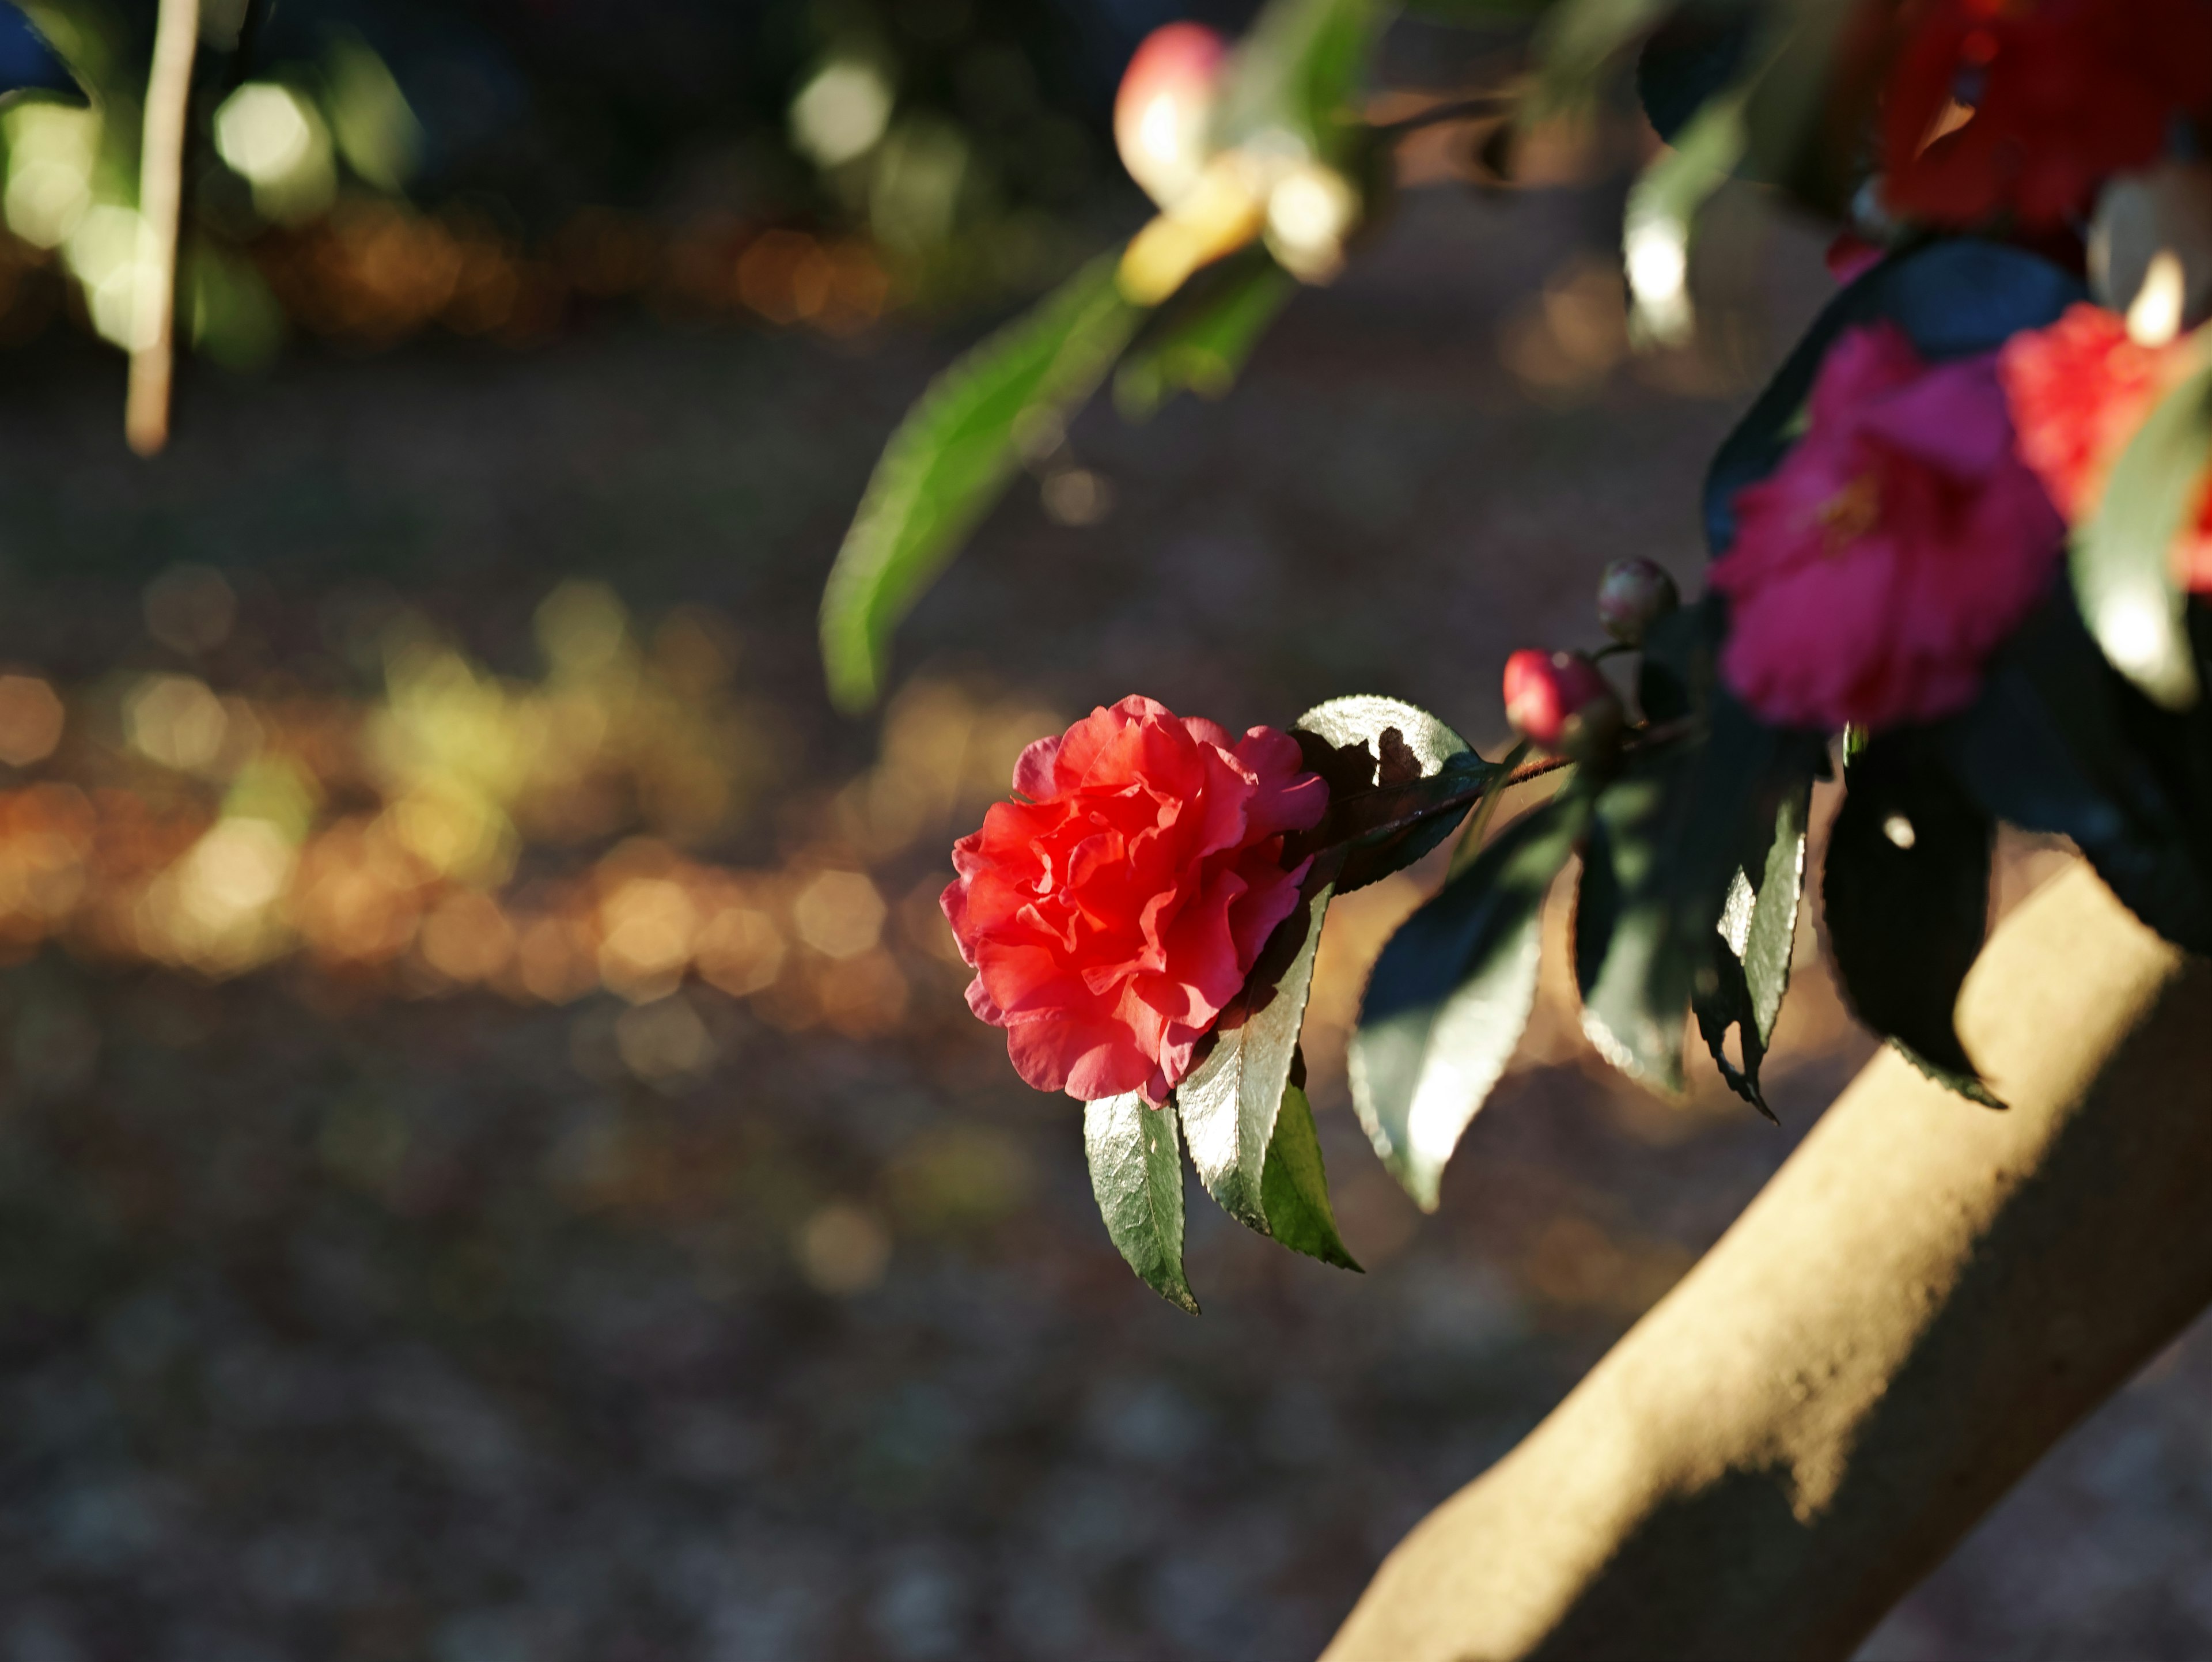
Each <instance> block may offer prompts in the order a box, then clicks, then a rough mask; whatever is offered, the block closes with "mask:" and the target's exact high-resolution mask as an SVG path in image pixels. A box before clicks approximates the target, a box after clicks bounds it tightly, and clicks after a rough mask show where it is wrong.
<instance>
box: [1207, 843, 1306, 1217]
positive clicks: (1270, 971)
mask: <svg viewBox="0 0 2212 1662" xmlns="http://www.w3.org/2000/svg"><path fill="white" fill-rule="evenodd" d="M1331 892H1332V891H1331V890H1330V888H1329V887H1328V886H1327V885H1325V884H1324V885H1323V886H1322V887H1321V888H1320V889H1319V890H1318V891H1317V892H1315V893H1313V894H1312V895H1310V896H1307V897H1302V898H1301V901H1300V904H1299V907H1298V910H1296V911H1294V912H1292V913H1291V915H1290V916H1288V917H1287V918H1285V919H1284V920H1283V922H1282V923H1281V924H1280V925H1279V926H1278V927H1277V928H1276V930H1275V933H1274V934H1273V936H1272V937H1270V939H1269V941H1268V942H1267V946H1266V947H1264V948H1262V949H1261V953H1260V959H1259V961H1258V962H1257V963H1256V964H1255V965H1253V969H1252V974H1251V976H1250V977H1249V978H1248V979H1247V981H1246V983H1245V984H1244V989H1243V991H1242V992H1240V993H1239V994H1238V995H1237V1000H1236V1001H1235V1002H1234V1003H1232V1004H1231V1006H1230V1007H1229V1008H1227V1009H1225V1010H1224V1011H1223V1012H1222V1014H1221V1019H1220V1020H1219V1021H1218V1023H1217V1024H1216V1026H1215V1027H1214V1032H1213V1048H1212V1050H1210V1051H1208V1052H1207V1053H1206V1056H1205V1058H1204V1059H1203V1060H1202V1061H1200V1062H1199V1064H1198V1065H1197V1066H1196V1067H1195V1068H1193V1069H1192V1070H1191V1072H1190V1074H1189V1075H1188V1077H1187V1078H1186V1079H1185V1080H1184V1081H1183V1082H1182V1084H1181V1085H1180V1086H1178V1087H1176V1108H1177V1110H1178V1111H1179V1112H1180V1113H1181V1114H1182V1126H1183V1135H1184V1136H1185V1137H1186V1138H1187V1139H1188V1141H1189V1143H1190V1161H1191V1164H1192V1165H1193V1166H1195V1167H1196V1168H1197V1171H1198V1178H1199V1181H1200V1183H1202V1184H1205V1185H1206V1193H1207V1194H1209V1195H1211V1196H1213V1198H1214V1199H1215V1201H1217V1202H1219V1204H1220V1207H1221V1209H1222V1210H1223V1211H1225V1212H1226V1213H1228V1214H1229V1215H1230V1216H1231V1217H1232V1218H1234V1219H1236V1220H1237V1221H1238V1222H1239V1223H1241V1224H1243V1225H1245V1226H1246V1227H1248V1228H1251V1229H1256V1230H1258V1231H1259V1232H1260V1233H1261V1234H1263V1235H1270V1234H1273V1233H1276V1232H1275V1229H1274V1227H1273V1220H1272V1219H1271V1218H1270V1217H1269V1215H1268V1213H1267V1196H1266V1192H1265V1179H1266V1174H1267V1166H1268V1162H1269V1160H1270V1159H1271V1158H1272V1156H1271V1154H1270V1152H1269V1151H1270V1150H1271V1149H1272V1148H1273V1143H1274V1140H1275V1135H1276V1113H1277V1111H1278V1109H1279V1107H1280V1106H1281V1105H1282V1102H1283V1092H1284V1090H1285V1087H1287V1086H1288V1085H1289V1083H1290V1079H1291V1061H1292V1058H1293V1057H1294V1056H1296V1055H1297V1045H1298V1028H1299V1026H1300V1024H1301V1023H1302V1022H1304V1020H1305V1011H1306V998H1307V995H1309V994H1310V992H1311V991H1312V989H1313V966H1314V953H1315V950H1316V948H1317V947H1319V945H1320V944H1321V930H1322V919H1323V918H1324V917H1325V916H1327V914H1328V902H1329V896H1330V894H1331Z"/></svg>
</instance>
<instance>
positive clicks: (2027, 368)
mask: <svg viewBox="0 0 2212 1662" xmlns="http://www.w3.org/2000/svg"><path fill="white" fill-rule="evenodd" d="M2197 344H2198V343H2197V341H2196V340H2195V339H2194V338H2191V337H2190V336H2186V335H2185V336H2182V337H2180V338H2177V339H2175V340H2172V341H2169V342H2168V343H2166V344H2165V345H2163V346H2145V345H2142V344H2138V343H2137V342H2136V341H2134V340H2131V339H2130V338H2129V337H2128V326H2127V322H2126V320H2124V319H2123V318H2121V317H2120V316H2119V315H2118V314H2116V313H2112V312H2108V311H2106V310H2105V309H2104V308H2103V307H2098V306H2091V305H2088V304H2087V303H2086V302H2084V303H2083V304H2081V305H2078V306H2073V307H2068V308H2067V312H2066V314H2065V316H2063V317H2062V318H2060V319H2059V320H2058V321H2057V322H2056V323H2054V324H2052V325H2051V326H2049V327H2048V328H2045V329H2029V330H2023V331H2022V332H2021V333H2019V334H2017V335H2015V336H2014V337H2013V338H2011V339H2010V340H2008V341H2007V342H2006V343H2005V344H2004V350H2003V351H2002V353H2000V354H1999V355H1998V358H1997V374H1998V375H1999V377H2000V378H2001V379H2002V381H2003V383H2004V390H2005V398H2006V400H2007V402H2008V403H2009V404H2010V405H2011V406H2012V418H2013V422H2014V423H2015V425H2016V426H2017V427H2018V428H2019V429H2020V454H2021V458H2022V459H2023V460H2025V461H2026V462H2027V465H2028V466H2030V467H2032V468H2033V469H2034V470H2035V472H2036V475H2037V477H2038V478H2040V479H2042V481H2043V484H2044V487H2045V489H2046V490H2049V491H2050V492H2051V501H2053V502H2057V504H2058V511H2059V512H2060V513H2062V514H2064V515H2065V516H2066V518H2067V521H2068V522H2069V524H2073V525H2080V524H2081V523H2082V522H2083V521H2086V520H2087V519H2088V518H2089V516H2090V515H2091V514H2094V513H2095V512H2096V511H2097V504H2098V502H2100V501H2101V500H2102V499H2103V496H2104V494H2105V481H2106V478H2108V477H2109V476H2110V474H2111V473H2112V465H2113V464H2114V463H2115V462H2117V461H2118V460H2119V459H2120V453H2121V452H2122V451H2124V450H2125V449H2126V448H2127V447H2128V441H2130V439H2132V438H2134V437H2135V435H2136V429H2137V428H2139V427H2141V426H2142V424H2143V422H2144V421H2145V420H2146V419H2147V418H2148V417H2149V415H2150V412H2151V411H2152V410H2154V408H2156V407H2157V405H2158V401H2159V400H2160V399H2162V398H2164V397H2165V396H2166V393H2169V392H2171V391H2172V389H2173V387H2176V386H2177V385H2179V383H2180V382H2181V381H2182V380H2184V379H2185V377H2186V376H2187V375H2188V374H2189V372H2190V370H2191V368H2192V367H2193V365H2194V364H2195V362H2196V360H2197ZM2173 563H2174V569H2175V575H2176V576H2177V577H2178V578H2179V580H2180V581H2182V582H2183V583H2184V584H2185V585H2186V586H2187V587H2190V588H2191V589H2194V590H2195V591H2197V593H2198V594H2212V496H2208V497H2207V498H2206V499H2205V501H2204V502H2203V506H2202V507H2201V508H2199V509H2198V510H2197V521H2196V523H2195V524H2193V525H2191V526H2189V527H2185V529H2184V530H2183V532H2182V533H2181V536H2180V537H2179V539H2178V541H2177V545H2176V547H2175V549H2174V551H2173Z"/></svg>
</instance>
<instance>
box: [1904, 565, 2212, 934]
mask: <svg viewBox="0 0 2212 1662" xmlns="http://www.w3.org/2000/svg"><path fill="white" fill-rule="evenodd" d="M1939 732H1940V735H1941V740H1942V744H1943V746H1944V750H1945V754H1946V757H1947V758H1948V761H1949V764H1950V766H1951V770H1952V771H1953V773H1954V776H1956V777H1957V778H1958V780H1959V782H1960V784H1961V785H1963V786H1964V787H1965V788H1966V789H1967V791H1968V792H1970V793H1971V794H1972V795H1973V797H1974V799H1975V801H1978V802H1979V803H1980V804H1981V806H1982V808H1983V810H1984V812H1985V813H1989V814H1990V815H1992V816H1993V817H1996V818H1999V819H2005V820H2008V821H2009V822H2011V823H2012V824H2014V825H2018V826H2021V828H2022V829H2023V830H2027V831H2043V832H2047V833H2051V834H2055V835H2057V836H2062V837H2069V838H2070V839H2072V841H2073V842H2074V843H2075V846H2077V847H2078V848H2079V849H2081V852H2082V853H2083V854H2084V855H2087V858H2088V860H2089V862H2090V864H2091V865H2092V866H2093V867H2095V868H2096V871H2097V874H2098V875H2099V876H2100V877H2101V878H2103V879H2104V880H2105V882H2106V885H2107V886H2110V887H2111V889H2112V892H2113V893H2114V894H2116V895H2118V897H2119V898H2120V899H2121V900H2122V901H2123V902H2124V903H2125V904H2126V905H2127V906H2128V907H2129V908H2130V910H2132V911H2134V912H2135V914H2136V916H2138V917H2140V918H2142V921H2143V922H2145V923H2147V924H2148V925H2149V926H2150V927H2151V928H2154V929H2155V930H2157V931H2158V932H2159V934H2162V935H2164V936H2165V937H2166V939H2167V940H2168V941H2172V942H2174V943H2175V944H2176V945H2178V946H2180V947H2186V948H2188V949H2189V950H2190V951H2191V952H2196V953H2212V703H2207V702H2205V701H2201V700H2200V701H2199V702H2198V703H2197V706H2196V708H2195V709H2191V710H2189V711H2186V712H2181V713H2177V712H2174V711H2170V710H2165V709H2160V708H2159V707H2158V706H2156V705H2154V704H2153V703H2151V702H2150V701H2149V700H2148V698H2146V697H2143V695H2142V693H2141V692H2139V691H2136V688H2135V687H2134V686H2133V685H2130V683H2129V682H2128V681H2127V680H2126V679H2125V678H2124V677H2123V676H2122V675H2121V674H2120V673H2118V671H2117V670H2115V669H2113V668H2112V666H2111V665H2110V664H2108V663H2106V661H2105V658H2104V654H2102V653H2101V652H2100V650H2099V649H2098V647H2097V644H2096V642H2094V641H2093V640H2092V639H2091V638H2090V636H2089V634H2088V631H2087V630H2086V629H2085V628H2083V626H2082V624H2081V619H2080V618H2079V617H2078V616H2076V615H2075V611H2074V608H2073V606H2071V605H2069V604H2068V602H2067V600H2066V598H2065V597H2064V596H2063V595H2054V596H2053V597H2052V598H2051V600H2050V601H2048V602H2047V603H2046V604H2045V606H2044V607H2043V608H2042V609H2041V610H2040V611H2039V612H2037V613H2036V615H2035V616H2033V618H2030V619H2029V620H2028V621H2027V623H2026V624H2023V625H2021V628H2020V629H2019V630H2016V631H2015V633H2014V635H2013V636H2012V638H2011V639H2009V640H2008V641H2007V642H2005V643H2004V644H2003V645H2002V647H2000V648H1998V649H1997V651H1996V655H1995V656H1994V657H1992V658H1991V659H1990V663H1989V666H1988V669H1987V673H1986V674H1985V676H1984V680H1983V685H1982V691H1981V696H1980V697H1978V698H1977V699H1976V700H1975V701H1974V703H1972V705H1971V706H1970V707H1968V708H1967V709H1966V710H1964V711H1962V712H1960V714H1959V715H1956V716H1954V717H1953V718H1952V719H1951V720H1950V721H1947V722H1945V723H1944V724H1943V726H1942V728H1941V729H1940V730H1939Z"/></svg>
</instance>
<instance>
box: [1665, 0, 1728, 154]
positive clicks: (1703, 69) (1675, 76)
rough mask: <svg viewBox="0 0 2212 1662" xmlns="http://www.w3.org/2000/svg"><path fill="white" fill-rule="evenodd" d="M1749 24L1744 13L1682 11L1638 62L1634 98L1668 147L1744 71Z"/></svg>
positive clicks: (1700, 10) (1667, 25)
mask: <svg viewBox="0 0 2212 1662" xmlns="http://www.w3.org/2000/svg"><path fill="white" fill-rule="evenodd" d="M1752 33H1753V30H1752V20H1751V18H1750V17H1749V16H1748V15H1747V14H1746V13H1745V12H1742V11H1723V10H1717V9H1709V8H1706V7H1701V6H1700V7H1685V8H1683V9H1681V10H1679V11H1677V12H1675V13H1674V15H1673V16H1671V17H1669V18H1668V19H1667V20H1666V21H1665V22H1663V23H1662V24H1661V25H1660V26H1659V27H1658V28H1657V29H1656V30H1655V31H1654V32H1653V33H1652V35H1651V38H1650V40H1646V41H1645V42H1644V50H1643V52H1641V53H1639V54H1638V57H1637V60H1636V95H1637V97H1638V100H1640V101H1641V102H1642V103H1643V106H1644V119H1647V120H1648V121H1650V123H1651V126H1652V130H1653V131H1656V133H1657V134H1658V135H1659V137H1661V138H1662V139H1663V140H1665V141H1666V142H1667V143H1669V144H1672V143H1674V141H1675V136H1676V135H1677V134H1678V133H1680V131H1682V129H1683V128H1685V127H1686V126H1688V125H1690V123H1691V121H1692V119H1695V118H1696V116H1697V113H1698V112H1699V109H1701V108H1702V107H1704V106H1705V102H1706V100H1709V99H1711V98H1714V97H1717V96H1718V95H1719V94H1721V93H1722V92H1723V91H1725V90H1726V89H1727V88H1729V87H1730V86H1732V85H1733V84H1734V83H1735V80H1736V78H1737V77H1738V76H1740V75H1741V74H1742V72H1743V70H1744V69H1745V68H1746V66H1747V58H1748V57H1749V53H1750V46H1751V40H1752Z"/></svg>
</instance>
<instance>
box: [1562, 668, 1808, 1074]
mask: <svg viewBox="0 0 2212 1662" xmlns="http://www.w3.org/2000/svg"><path fill="white" fill-rule="evenodd" d="M1816 751H1817V741H1815V740H1810V739H1808V738H1807V737H1806V736H1804V735H1802V734H1784V733H1782V732H1779V731H1778V730H1776V729H1774V728H1768V727H1765V726H1763V725H1761V724H1760V723H1759V721H1755V720H1754V719H1753V717H1752V716H1751V715H1750V713H1749V712H1748V711H1747V710H1745V709H1744V708H1743V707H1742V706H1741V704H1739V703H1736V702H1735V699H1733V698H1731V697H1727V696H1726V695H1724V694H1716V695H1714V697H1713V701H1712V715H1711V730H1710V732H1709V734H1707V735H1706V736H1705V738H1704V739H1702V740H1684V741H1681V742H1680V743H1677V744H1674V745H1668V746H1659V747H1657V748H1656V749H1655V750H1652V751H1650V752H1644V753H1641V754H1638V755H1637V756H1635V757H1632V758H1631V759H1630V761H1629V763H1628V764H1627V765H1626V767H1624V768H1623V770H1622V771H1621V774H1620V777H1619V778H1618V779H1617V780H1615V781H1614V782H1613V783H1611V784H1609V785H1608V786H1607V788H1606V789H1605V791H1604V793H1603V794H1602V795H1601V798H1600V799H1599V802H1598V807H1597V813H1596V817H1595V823H1594V824H1593V825H1592V828H1591V832H1590V837H1589V846H1588V847H1587V848H1586V849H1584V850H1583V882H1582V891H1581V893H1580V896H1579V897H1578V898H1577V904H1576V909H1575V968H1576V979H1577V982H1578V983H1580V985H1581V987H1582V992H1583V1032H1584V1033H1586V1034H1587V1035H1588V1036H1589V1040H1590V1042H1591V1043H1592V1044H1595V1046H1596V1047H1597V1048H1598V1050H1599V1051H1600V1052H1601V1054H1602V1055H1603V1056H1605V1058H1606V1060H1607V1061H1608V1062H1612V1063H1613V1065H1614V1066H1615V1067H1617V1068H1620V1070H1621V1071H1622V1072H1623V1073H1625V1074H1626V1075H1629V1076H1630V1077H1631V1078H1632V1079H1636V1080H1639V1081H1642V1082H1644V1084H1647V1085H1650V1086H1651V1087H1653V1088H1655V1089H1656V1090H1660V1091H1663V1092H1668V1093H1677V1092H1680V1090H1681V1088H1682V1030H1683V1026H1684V1023H1685V1021H1686V1019H1687V1017H1688V1014H1689V1008H1690V1000H1691V997H1692V995H1693V994H1694V993H1695V992H1696V991H1697V990H1698V989H1699V984H1700V982H1701V981H1702V980H1703V978H1704V977H1705V976H1707V975H1709V974H1711V973H1712V971H1713V965H1714V953H1713V952H1712V950H1711V943H1712V941H1713V938H1714V930H1715V928H1717V925H1718V923H1719V922H1720V919H1721V916H1722V911H1723V907H1724V906H1725V905H1726V904H1727V899H1728V894H1729V888H1730V886H1731V885H1732V883H1733V881H1734V879H1735V873H1736V869H1737V867H1738V865H1739V863H1740V862H1741V851H1742V849H1743V848H1744V846H1745V844H1746V843H1747V840H1749V838H1750V837H1751V835H1752V831H1753V826H1755V825H1759V823H1760V821H1761V820H1762V819H1764V821H1765V824H1766V825H1769V826H1771V825H1772V824H1773V816H1774V814H1775V813H1776V811H1777V809H1778V806H1779V801H1780V798H1781V796H1782V794H1783V793H1784V792H1785V791H1787V790H1791V789H1794V788H1796V786H1797V785H1798V784H1799V783H1801V782H1802V781H1803V780H1804V779H1807V778H1809V777H1810V776H1812V772H1813V768H1814V754H1815V752H1816Z"/></svg>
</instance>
